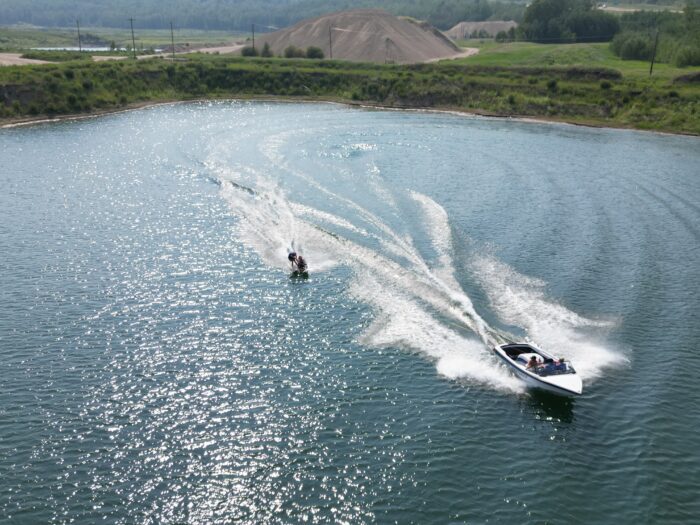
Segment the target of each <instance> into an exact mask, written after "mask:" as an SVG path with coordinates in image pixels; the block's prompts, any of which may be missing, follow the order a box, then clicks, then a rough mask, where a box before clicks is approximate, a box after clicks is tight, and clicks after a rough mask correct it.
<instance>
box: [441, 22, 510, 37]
mask: <svg viewBox="0 0 700 525" xmlns="http://www.w3.org/2000/svg"><path fill="white" fill-rule="evenodd" d="M511 27H518V24H517V23H516V22H513V21H510V20H491V21H489V22H460V23H459V24H457V25H456V26H454V27H453V28H452V29H450V30H449V31H446V32H445V34H446V35H447V36H449V37H450V38H454V39H455V40H460V39H466V38H469V36H470V35H471V34H472V33H473V32H474V31H476V32H477V33H478V32H479V31H481V30H482V29H483V30H484V31H486V32H487V33H488V34H489V35H491V36H492V37H495V36H496V35H497V34H498V32H499V31H508V30H509V29H510V28H511Z"/></svg>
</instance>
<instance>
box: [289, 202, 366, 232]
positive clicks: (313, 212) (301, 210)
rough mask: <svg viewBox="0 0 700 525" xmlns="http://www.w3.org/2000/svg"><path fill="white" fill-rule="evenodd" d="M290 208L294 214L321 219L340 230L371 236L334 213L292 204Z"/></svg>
mask: <svg viewBox="0 0 700 525" xmlns="http://www.w3.org/2000/svg"><path fill="white" fill-rule="evenodd" d="M290 206H291V207H292V210H294V212H295V213H296V214H298V215H304V216H307V217H313V218H315V219H320V220H321V221H323V222H326V223H329V224H333V225H334V226H339V227H340V228H344V229H346V230H348V231H351V232H355V233H358V234H360V235H362V236H363V237H369V236H370V235H369V233H367V230H364V229H362V228H358V227H356V226H355V225H354V224H352V223H351V222H348V221H346V220H345V219H342V218H341V217H338V216H337V215H333V214H332V213H326V212H324V211H321V210H317V209H316V208H311V207H310V206H304V205H303V204H298V203H290Z"/></svg>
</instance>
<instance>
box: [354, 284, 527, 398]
mask: <svg viewBox="0 0 700 525" xmlns="http://www.w3.org/2000/svg"><path fill="white" fill-rule="evenodd" d="M350 292H351V294H352V295H353V296H355V297H356V298H358V299H360V300H362V301H364V302H366V303H368V304H370V305H371V306H372V307H374V309H375V310H376V311H377V312H378V315H377V317H376V319H375V320H374V321H373V323H372V325H371V326H370V327H369V328H368V329H367V330H366V331H365V333H364V334H363V335H362V337H361V338H360V342H361V343H363V344H366V345H369V346H375V347H387V346H391V347H399V348H407V349H410V350H413V351H416V352H420V353H422V354H424V355H427V356H428V357H430V358H431V359H434V360H435V364H436V368H437V370H438V372H439V373H440V374H442V375H444V376H445V377H448V378H450V379H467V380H471V381H476V382H478V383H482V384H486V385H489V386H491V387H493V388H497V389H500V390H508V391H512V392H522V391H523V389H524V388H523V384H522V383H521V382H520V381H518V380H517V379H516V378H514V377H513V376H512V375H510V374H509V373H507V372H506V371H505V370H504V369H503V368H502V367H499V366H494V365H495V362H494V359H493V356H489V355H488V354H486V353H485V352H484V346H483V345H482V344H481V342H479V341H477V340H474V339H468V338H465V337H463V336H461V335H459V334H458V333H456V332H455V331H454V330H451V329H449V328H447V327H446V326H445V325H443V324H441V323H440V322H439V321H438V320H437V319H436V318H435V317H434V316H432V315H430V314H428V313H427V312H426V310H425V308H424V306H423V305H421V304H420V303H419V302H417V301H416V300H415V298H411V297H407V296H405V295H403V294H401V293H400V292H397V291H395V290H387V289H386V287H385V286H384V283H382V282H380V281H377V280H375V279H373V278H372V277H368V278H367V277H366V278H364V279H363V281H362V282H360V281H355V282H354V283H353V285H352V286H351V288H350Z"/></svg>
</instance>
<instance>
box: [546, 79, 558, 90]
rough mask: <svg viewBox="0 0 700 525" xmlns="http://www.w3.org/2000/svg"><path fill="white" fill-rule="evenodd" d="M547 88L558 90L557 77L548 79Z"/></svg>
mask: <svg viewBox="0 0 700 525" xmlns="http://www.w3.org/2000/svg"><path fill="white" fill-rule="evenodd" d="M547 89H549V90H550V91H556V90H557V81H556V80H555V79H553V78H552V79H550V80H548V81H547Z"/></svg>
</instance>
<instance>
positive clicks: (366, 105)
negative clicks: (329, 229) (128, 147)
mask: <svg viewBox="0 0 700 525" xmlns="http://www.w3.org/2000/svg"><path fill="white" fill-rule="evenodd" d="M237 100H240V101H252V102H255V101H259V102H285V103H290V104H293V103H309V102H312V103H319V104H339V105H343V106H348V107H356V108H360V109H375V110H383V111H413V112H419V113H441V114H449V115H454V116H463V117H481V118H488V119H493V120H511V121H514V122H523V123H532V124H559V125H568V126H576V127H584V128H594V129H610V130H619V131H636V132H642V133H653V134H657V135H667V136H681V137H700V133H691V132H684V131H658V130H653V129H640V128H635V127H631V126H623V125H619V126H616V125H610V124H607V123H606V124H602V123H597V122H576V121H571V120H566V119H558V118H547V117H532V116H527V115H499V114H496V113H491V112H488V111H480V110H478V109H477V110H474V109H472V110H469V111H467V110H462V109H459V108H450V107H443V108H440V107H400V106H384V105H381V104H373V103H371V102H366V101H365V102H362V101H357V102H355V101H348V100H342V99H338V100H334V99H330V98H329V99H324V98H304V97H280V96H269V97H266V96H264V95H262V96H261V95H255V96H249V97H248V96H239V97H226V98H217V97H206V98H194V99H166V100H157V101H150V102H136V103H133V104H128V105H127V106H124V107H122V108H115V109H104V110H98V111H93V112H90V113H74V114H67V115H56V116H53V117H49V116H47V115H41V116H36V117H30V118H18V119H0V129H11V128H18V127H23V126H32V125H36V124H46V123H51V122H66V121H74V120H87V119H93V118H97V117H103V116H107V115H115V114H119V113H126V112H128V111H136V110H139V109H147V108H151V107H157V106H163V105H168V104H186V103H189V102H208V101H237Z"/></svg>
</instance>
